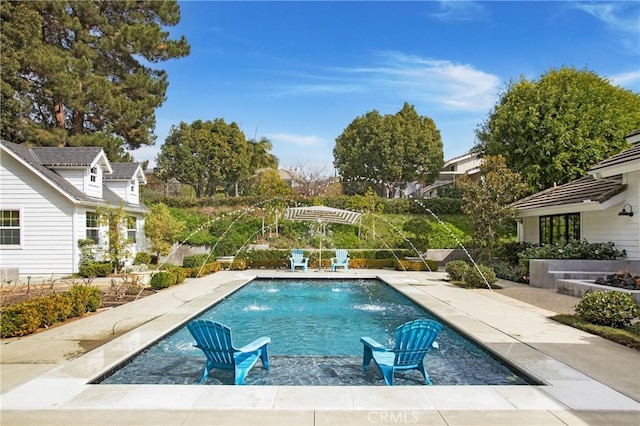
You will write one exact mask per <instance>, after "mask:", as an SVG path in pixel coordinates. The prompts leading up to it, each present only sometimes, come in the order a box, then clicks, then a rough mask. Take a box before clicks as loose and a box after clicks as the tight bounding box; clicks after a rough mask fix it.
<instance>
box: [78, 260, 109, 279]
mask: <svg viewBox="0 0 640 426" xmlns="http://www.w3.org/2000/svg"><path fill="white" fill-rule="evenodd" d="M112 272H113V265H112V264H111V263H110V262H95V263H86V264H84V265H80V268H79V272H78V273H79V274H80V276H82V277H84V278H95V277H106V276H107V275H109V274H110V273H112Z"/></svg>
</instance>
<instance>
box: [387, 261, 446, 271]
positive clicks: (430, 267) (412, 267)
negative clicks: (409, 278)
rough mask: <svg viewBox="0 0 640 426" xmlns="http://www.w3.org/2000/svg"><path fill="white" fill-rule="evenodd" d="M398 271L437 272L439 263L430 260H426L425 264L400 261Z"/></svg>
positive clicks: (397, 263)
mask: <svg viewBox="0 0 640 426" xmlns="http://www.w3.org/2000/svg"><path fill="white" fill-rule="evenodd" d="M425 262H426V264H425ZM396 269H397V270H398V271H437V270H438V262H437V261H436V260H429V259H426V260H425V261H424V262H422V261H419V262H414V261H411V262H410V261H408V260H400V261H396Z"/></svg>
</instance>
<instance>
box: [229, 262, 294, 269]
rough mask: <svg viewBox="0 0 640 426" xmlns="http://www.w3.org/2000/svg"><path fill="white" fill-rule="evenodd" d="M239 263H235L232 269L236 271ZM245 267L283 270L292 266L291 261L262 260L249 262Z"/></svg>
mask: <svg viewBox="0 0 640 426" xmlns="http://www.w3.org/2000/svg"><path fill="white" fill-rule="evenodd" d="M236 262H237V261H234V262H233V264H232V265H231V269H233V270H236V269H235V264H236ZM245 266H247V267H249V268H251V269H260V268H266V269H281V268H288V267H289V266H290V264H289V259H261V260H247V261H246V264H245Z"/></svg>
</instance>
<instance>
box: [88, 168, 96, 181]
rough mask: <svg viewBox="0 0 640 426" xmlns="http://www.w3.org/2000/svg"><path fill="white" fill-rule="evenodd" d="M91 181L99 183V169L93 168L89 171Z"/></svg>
mask: <svg viewBox="0 0 640 426" xmlns="http://www.w3.org/2000/svg"><path fill="white" fill-rule="evenodd" d="M89 180H90V181H91V182H93V183H96V182H97V181H98V168H97V167H92V168H91V170H89Z"/></svg>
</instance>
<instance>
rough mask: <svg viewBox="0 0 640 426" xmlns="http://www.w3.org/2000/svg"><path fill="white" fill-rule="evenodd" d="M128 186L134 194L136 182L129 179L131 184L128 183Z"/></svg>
mask: <svg viewBox="0 0 640 426" xmlns="http://www.w3.org/2000/svg"><path fill="white" fill-rule="evenodd" d="M129 185H130V189H131V192H136V180H135V179H131V182H129Z"/></svg>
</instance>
